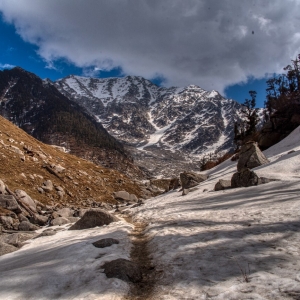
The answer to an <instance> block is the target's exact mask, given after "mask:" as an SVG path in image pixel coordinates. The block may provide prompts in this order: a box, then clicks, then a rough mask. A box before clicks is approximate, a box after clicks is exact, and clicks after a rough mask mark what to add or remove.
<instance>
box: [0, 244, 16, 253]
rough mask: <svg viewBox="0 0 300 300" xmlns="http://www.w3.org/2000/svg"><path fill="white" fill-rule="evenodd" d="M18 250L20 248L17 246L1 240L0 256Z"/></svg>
mask: <svg viewBox="0 0 300 300" xmlns="http://www.w3.org/2000/svg"><path fill="white" fill-rule="evenodd" d="M17 250H18V248H17V247H15V246H12V245H8V244H6V243H3V242H0V256H2V255H4V254H8V253H11V252H14V251H17Z"/></svg>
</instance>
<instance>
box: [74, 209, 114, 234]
mask: <svg viewBox="0 0 300 300" xmlns="http://www.w3.org/2000/svg"><path fill="white" fill-rule="evenodd" d="M116 221H118V218H116V217H115V216H113V215H112V214H110V213H108V212H107V211H105V210H102V209H93V210H88V211H87V212H86V213H85V214H84V215H83V217H82V218H81V219H80V220H79V221H77V222H76V223H75V224H74V225H72V226H71V227H70V228H69V230H81V229H87V228H93V227H96V226H103V225H108V224H110V223H111V222H116Z"/></svg>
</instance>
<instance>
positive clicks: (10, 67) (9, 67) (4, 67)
mask: <svg viewBox="0 0 300 300" xmlns="http://www.w3.org/2000/svg"><path fill="white" fill-rule="evenodd" d="M14 67H15V66H14V65H10V64H1V63H0V69H1V70H4V69H12V68H14Z"/></svg>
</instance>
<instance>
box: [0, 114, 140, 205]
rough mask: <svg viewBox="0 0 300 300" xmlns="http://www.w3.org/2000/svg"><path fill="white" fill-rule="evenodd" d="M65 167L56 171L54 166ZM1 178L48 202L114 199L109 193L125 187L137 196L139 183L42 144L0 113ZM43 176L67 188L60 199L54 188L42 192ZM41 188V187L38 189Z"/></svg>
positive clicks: (70, 202) (64, 188)
mask: <svg viewBox="0 0 300 300" xmlns="http://www.w3.org/2000/svg"><path fill="white" fill-rule="evenodd" d="M58 165H60V166H61V167H63V168H65V170H63V171H61V172H57V171H56V170H57V169H56V166H58ZM0 179H2V180H3V182H5V184H6V185H7V186H8V187H9V188H10V189H11V190H15V189H22V190H24V191H26V192H27V193H28V194H29V195H30V196H31V197H32V198H34V199H36V200H38V201H40V202H42V203H44V204H49V205H55V204H56V203H60V204H61V205H63V206H74V207H81V206H90V205H91V204H92V203H93V201H96V202H107V203H114V202H115V200H114V198H113V196H112V193H113V192H115V191H119V190H126V191H127V192H129V193H132V194H135V195H137V196H138V197H139V196H140V192H141V191H140V188H139V186H138V185H137V184H136V183H135V182H134V181H132V180H131V179H129V178H128V177H126V176H125V175H123V174H121V173H119V172H118V171H115V170H112V169H107V168H103V167H101V166H98V165H95V164H93V163H92V162H89V161H87V160H84V159H81V158H78V157H75V156H73V155H70V154H68V153H64V152H62V151H61V150H58V149H56V148H54V147H52V146H50V145H46V144H43V143H42V142H39V141H38V140H36V139H35V138H33V137H31V136H30V135H28V134H26V133H25V132H24V131H23V130H21V129H20V128H18V127H16V126H15V125H13V124H12V123H11V122H9V121H7V120H6V119H4V118H3V117H1V116H0ZM46 180H51V181H52V183H53V184H54V186H60V187H62V188H63V190H64V191H65V192H66V194H65V195H64V196H63V198H62V199H61V198H60V197H59V195H58V193H57V190H56V189H53V190H52V191H51V192H48V193H41V192H39V191H38V189H39V188H40V187H41V186H42V185H43V183H44V182H45V181H46ZM40 190H41V189H40Z"/></svg>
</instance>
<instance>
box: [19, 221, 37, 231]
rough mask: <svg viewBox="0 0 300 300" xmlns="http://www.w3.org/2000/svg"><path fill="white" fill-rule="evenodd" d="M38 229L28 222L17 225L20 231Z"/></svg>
mask: <svg viewBox="0 0 300 300" xmlns="http://www.w3.org/2000/svg"><path fill="white" fill-rule="evenodd" d="M37 229H39V228H38V227H37V226H35V225H33V224H31V223H30V222H26V221H22V222H21V223H20V225H19V230H20V231H35V230H37Z"/></svg>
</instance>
